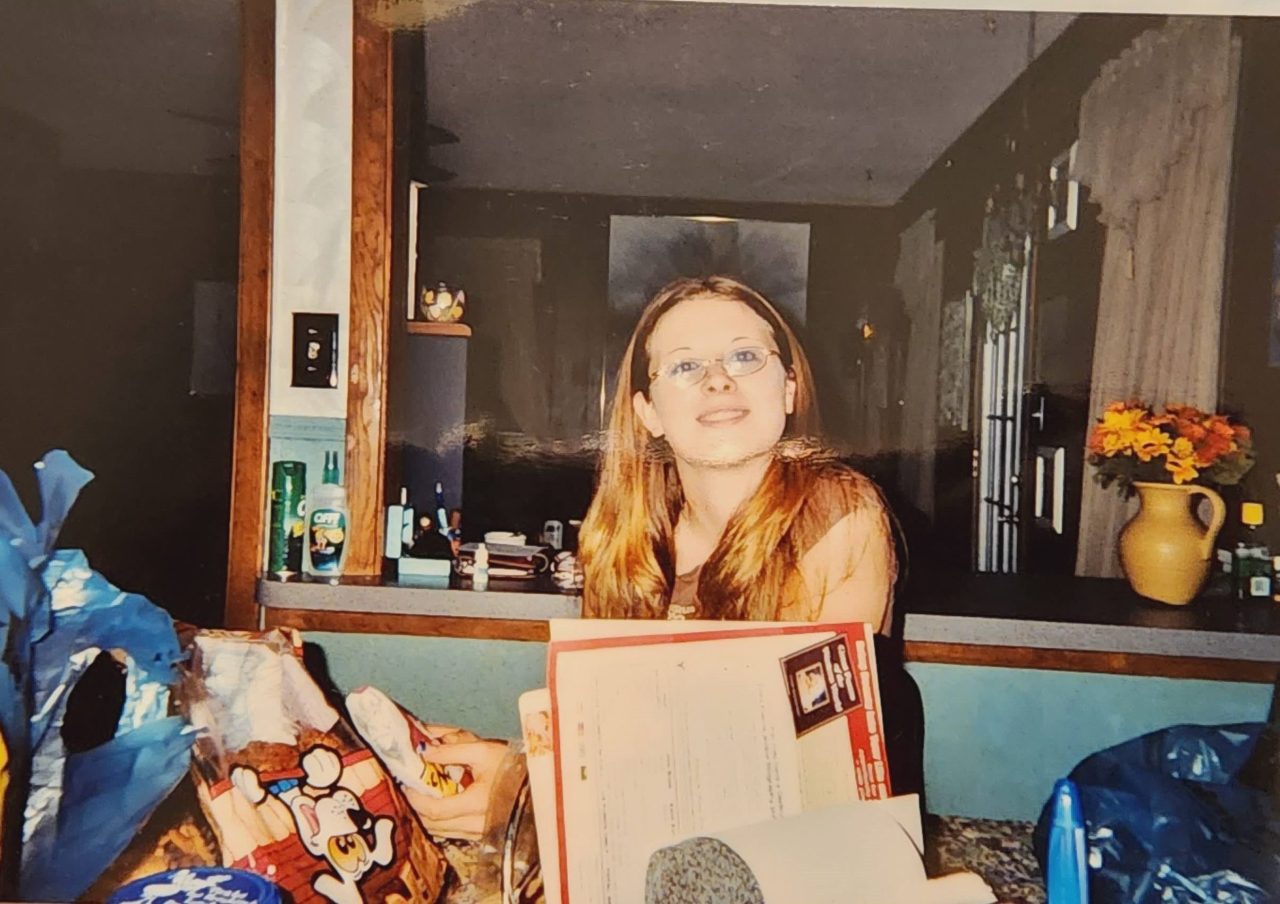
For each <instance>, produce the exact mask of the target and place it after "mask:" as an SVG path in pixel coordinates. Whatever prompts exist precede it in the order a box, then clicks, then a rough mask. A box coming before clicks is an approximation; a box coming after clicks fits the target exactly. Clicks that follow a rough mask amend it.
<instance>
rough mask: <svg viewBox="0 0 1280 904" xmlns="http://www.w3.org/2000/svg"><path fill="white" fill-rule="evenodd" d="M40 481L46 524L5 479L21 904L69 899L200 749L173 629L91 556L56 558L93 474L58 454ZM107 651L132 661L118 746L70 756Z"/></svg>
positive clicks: (1, 521) (0, 706)
mask: <svg viewBox="0 0 1280 904" xmlns="http://www.w3.org/2000/svg"><path fill="white" fill-rule="evenodd" d="M36 468H37V476H38V480H39V485H40V497H41V503H42V513H41V521H40V523H39V524H38V525H37V524H35V523H33V522H32V520H31V519H30V517H29V516H28V515H27V513H26V511H25V510H24V508H23V507H22V504H21V502H20V500H19V499H18V496H17V494H16V492H14V489H13V485H12V483H11V482H10V480H9V478H8V477H7V476H6V475H5V474H4V473H3V472H0V595H2V596H3V599H2V600H0V603H2V605H0V612H2V614H3V618H4V619H5V621H4V623H3V624H2V625H0V632H3V639H4V647H3V649H4V651H5V652H4V655H3V657H2V659H3V666H4V668H3V669H0V731H3V732H4V735H5V741H6V743H7V744H8V745H9V748H10V752H11V757H12V758H13V759H14V762H15V763H18V764H20V766H19V768H18V769H15V770H14V771H13V773H12V779H13V780H12V781H11V788H13V789H14V793H15V794H22V793H23V792H24V791H26V790H27V789H28V788H29V794H27V796H26V800H25V820H24V822H23V826H22V860H21V878H20V889H21V894H22V896H23V897H24V898H28V899H37V900H71V899H74V898H76V897H78V896H79V895H80V894H82V893H83V892H84V891H85V890H86V889H87V888H88V887H89V886H90V885H91V884H92V883H93V881H94V880H95V879H96V878H97V877H98V876H99V875H100V874H101V873H102V872H103V871H104V870H105V869H106V868H107V867H108V866H109V865H110V864H111V862H112V861H113V860H114V859H115V858H116V857H117V856H119V854H120V853H121V852H122V851H123V850H124V849H125V847H127V845H128V844H129V842H130V841H131V840H132V839H133V837H134V836H135V835H136V834H137V832H138V831H139V829H140V828H141V827H142V825H143V823H144V822H145V821H146V819H147V817H148V816H149V815H150V814H151V812H152V811H153V810H154V809H155V807H156V806H158V805H159V804H160V802H161V801H162V800H164V798H165V797H166V796H167V795H168V794H169V793H170V792H172V791H173V789H174V788H175V787H176V786H177V784H178V782H179V781H180V780H181V779H182V777H183V776H184V775H185V774H186V772H187V769H188V767H189V764H190V749H191V743H192V737H191V735H190V732H189V729H188V728H187V726H186V723H185V722H184V721H183V720H182V719H180V718H178V717H171V716H169V715H168V711H169V688H170V687H171V686H173V685H175V684H176V682H177V675H176V672H175V665H176V663H177V662H178V660H179V658H180V648H179V645H178V639H177V635H176V633H175V632H174V628H173V621H172V619H170V618H169V616H168V614H167V613H165V612H164V611H163V610H162V609H159V608H158V607H156V606H154V605H153V604H152V603H150V602H149V601H147V600H146V599H145V598H143V597H141V596H138V595H137V594H131V593H122V592H121V591H120V590H119V589H118V588H116V587H114V586H113V585H112V584H111V583H110V582H108V581H107V580H106V579H105V578H103V577H102V575H100V574H98V573H97V572H95V571H94V570H93V569H92V568H91V567H90V566H89V563H88V560H87V559H86V558H85V556H84V554H83V553H81V552H79V551H74V550H59V551H56V552H55V551H54V549H53V547H54V543H55V542H56V540H57V533H58V530H59V528H60V527H61V526H62V522H63V520H64V519H65V518H66V515H67V513H68V511H69V510H70V508H71V505H72V504H73V503H74V502H75V499H76V497H77V495H78V494H79V492H80V490H81V489H82V488H83V487H84V485H85V484H86V483H88V482H89V480H91V479H92V477H93V475H92V474H91V473H90V472H88V471H86V470H84V469H83V468H81V467H80V466H79V465H77V464H76V463H75V461H74V460H72V458H71V456H70V455H68V454H67V453H65V452H62V451H55V452H51V453H49V454H48V455H46V456H45V458H44V459H43V461H41V462H40V463H39V464H37V465H36ZM104 651H105V652H110V653H111V654H112V655H113V656H114V657H118V658H119V659H120V660H122V661H123V665H124V668H125V673H126V676H127V677H126V685H125V699H124V705H123V708H122V712H121V715H120V718H119V720H118V724H117V725H116V726H115V732H114V737H113V738H112V739H111V740H108V741H106V742H105V743H103V744H101V745H99V746H96V747H93V748H92V749H89V750H84V751H79V752H75V753H71V754H68V753H67V751H66V750H65V748H64V745H63V739H62V732H61V730H62V726H63V717H64V715H65V714H66V711H67V702H68V699H69V697H70V695H71V690H72V688H73V687H74V685H75V682H76V680H77V679H78V678H79V677H80V676H81V675H82V674H83V673H84V671H85V670H86V669H87V668H88V667H89V665H90V664H91V663H92V662H93V661H94V659H95V658H96V657H97V656H98V655H99V654H100V653H102V652H104ZM7 812H8V813H13V811H12V810H9V811H7ZM18 812H22V811H21V810H20V811H18ZM8 829H9V827H8V826H7V827H6V831H8ZM10 866H11V864H10Z"/></svg>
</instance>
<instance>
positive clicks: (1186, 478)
mask: <svg viewBox="0 0 1280 904" xmlns="http://www.w3.org/2000/svg"><path fill="white" fill-rule="evenodd" d="M1194 454H1195V449H1194V447H1193V446H1192V445H1191V441H1190V440H1188V439H1186V438H1185V437H1178V438H1177V439H1176V440H1174V441H1173V448H1172V449H1171V450H1170V451H1169V457H1168V458H1166V459H1165V462H1164V469H1165V470H1166V471H1168V472H1169V473H1170V474H1172V475H1173V482H1174V483H1188V482H1190V481H1192V480H1195V479H1196V478H1197V477H1199V476H1200V472H1199V471H1197V470H1196V468H1195V462H1194Z"/></svg>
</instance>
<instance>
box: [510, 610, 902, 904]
mask: <svg viewBox="0 0 1280 904" xmlns="http://www.w3.org/2000/svg"><path fill="white" fill-rule="evenodd" d="M875 676H876V671H875V649H874V644H873V641H872V629H871V627H870V626H868V625H862V624H833V625H813V624H795V623H787V624H776V623H759V622H755V623H750V622H747V623H723V622H714V623H711V622H701V623H699V622H684V623H671V622H667V623H652V622H650V623H644V622H635V621H632V622H609V621H601V620H572V621H564V622H560V621H556V622H553V623H552V642H551V645H550V648H549V651H548V664H547V679H548V690H546V691H533V692H530V693H529V694H527V695H525V696H524V697H523V698H522V699H521V716H522V724H523V725H524V727H525V741H526V746H527V752H528V760H529V774H530V783H531V786H532V790H533V794H534V811H535V818H536V820H537V823H538V841H539V848H540V851H541V859H542V867H543V879H544V883H545V884H546V888H547V900H548V901H549V902H561V904H633V902H635V904H639V902H642V901H643V900H644V883H645V870H646V867H647V865H648V862H649V858H650V856H651V855H652V854H653V852H654V851H655V850H657V849H659V848H661V847H664V846H666V845H669V844H672V843H675V842H678V841H681V840H683V839H686V838H689V837H691V836H694V835H707V834H711V833H715V832H720V831H724V830H728V829H733V828H737V827H740V826H747V825H752V824H758V823H762V822H766V821H769V820H776V819H779V818H784V817H790V816H795V815H797V814H800V813H804V812H809V811H814V810H819V809H822V808H824V807H829V806H833V805H838V804H846V803H849V802H851V801H857V800H869V799H880V798H885V797H888V796H889V794H890V785H889V774H888V768H887V764H886V756H885V747H884V735H883V730H882V723H881V718H880V698H879V690H878V687H877V683H876V677H875Z"/></svg>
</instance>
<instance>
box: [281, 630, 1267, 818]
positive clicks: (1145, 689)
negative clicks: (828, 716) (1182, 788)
mask: <svg viewBox="0 0 1280 904" xmlns="http://www.w3.org/2000/svg"><path fill="white" fill-rule="evenodd" d="M307 640H309V641H312V642H314V643H316V644H318V645H319V646H320V647H321V648H322V649H323V650H324V651H325V654H326V659H327V661H328V663H329V669H330V674H331V675H332V676H333V679H334V681H335V682H336V683H337V684H338V686H339V687H341V688H343V689H344V690H350V689H352V688H355V687H358V686H359V685H361V684H372V685H376V686H377V687H380V688H382V689H383V690H384V691H386V692H387V693H388V694H390V695H391V696H392V697H394V698H395V699H397V700H398V701H400V702H401V703H402V704H403V705H404V706H406V707H407V708H409V709H410V710H412V711H413V712H415V713H417V714H418V715H419V716H420V717H421V718H423V719H425V720H427V721H432V722H444V723H448V724H453V725H462V726H465V727H467V728H470V729H471V730H473V731H475V732H477V733H478V734H481V735H486V736H488V737H504V738H513V737H516V736H517V735H518V734H519V721H518V719H517V716H516V697H517V696H518V695H519V694H520V693H522V692H523V691H526V690H529V689H531V688H535V687H541V686H543V684H544V683H545V682H544V677H545V669H546V645H545V644H541V643H525V642H520V641H507V640H454V639H450V638H438V637H400V636H384V635H370V634H318V633H317V634H308V635H307ZM908 668H909V670H910V672H911V674H912V675H913V676H914V677H915V679H916V681H917V682H918V683H919V685H920V690H921V693H922V694H923V696H924V705H925V725H926V731H925V734H926V741H925V774H926V778H925V781H926V783H927V788H926V790H927V795H928V803H929V809H930V810H931V811H933V812H935V813H944V814H953V815H962V816H986V817H993V818H999V819H1035V818H1036V816H1037V815H1038V814H1039V812H1040V806H1041V804H1042V803H1043V802H1044V799H1045V798H1046V797H1047V796H1048V794H1049V791H1050V789H1051V788H1052V787H1053V782H1054V781H1055V780H1056V779H1057V778H1060V777H1061V776H1063V775H1065V774H1066V773H1067V772H1068V771H1069V770H1070V769H1071V767H1072V766H1074V765H1075V764H1076V763H1077V762H1078V761H1079V760H1080V759H1082V758H1083V757H1084V756H1086V755H1087V754H1089V753H1092V752H1093V751H1095V750H1099V749H1101V748H1103V747H1107V746H1109V745H1111V744H1115V743H1117V742H1119V741H1123V740H1125V739H1127V738H1131V737H1134V736H1136V735H1140V734H1143V733H1145V732H1148V731H1151V730H1153V729H1156V728H1162V727H1164V726H1166V725H1173V724H1177V723H1182V722H1200V723H1227V722H1248V721H1262V720H1264V719H1265V718H1266V714H1267V706H1268V704H1269V702H1270V699H1271V687H1270V686H1269V685H1264V684H1236V683H1231V682H1224V681H1194V680H1189V679H1171V678H1143V677H1133V676H1129V675H1094V674H1081V673H1076V672H1050V671H1036V670H1029V669H1001V668H986V667H980V666H955V665H937V664H933V663H912V664H911V665H910V666H909V667H908Z"/></svg>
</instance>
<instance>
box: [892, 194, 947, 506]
mask: <svg viewBox="0 0 1280 904" xmlns="http://www.w3.org/2000/svg"><path fill="white" fill-rule="evenodd" d="M942 254H943V243H942V242H940V241H938V240H937V238H936V235H935V228H934V211H932V210H930V211H927V212H926V213H924V214H922V215H921V216H920V218H919V219H918V220H916V221H915V222H914V223H912V224H911V225H910V226H908V227H907V229H906V230H905V231H903V233H902V235H901V236H900V237H899V239H898V266H897V269H896V271H895V272H894V277H893V283H894V286H895V287H896V288H897V290H898V292H899V294H900V295H901V296H902V305H903V310H904V311H905V312H906V315H907V317H908V319H909V320H910V333H909V338H908V340H907V366H906V379H905V381H904V386H903V397H902V401H903V406H902V466H901V468H900V469H899V478H898V480H899V488H900V489H901V490H902V493H903V495H904V497H905V498H906V500H907V501H909V502H910V503H912V504H913V505H914V506H915V507H916V508H917V509H918V510H920V511H921V512H923V513H924V514H925V515H927V516H928V517H929V518H930V519H932V518H933V511H934V486H933V484H934V458H935V455H936V446H937V435H938V427H937V422H938V362H939V357H940V355H941V337H940V333H941V321H942Z"/></svg>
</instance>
